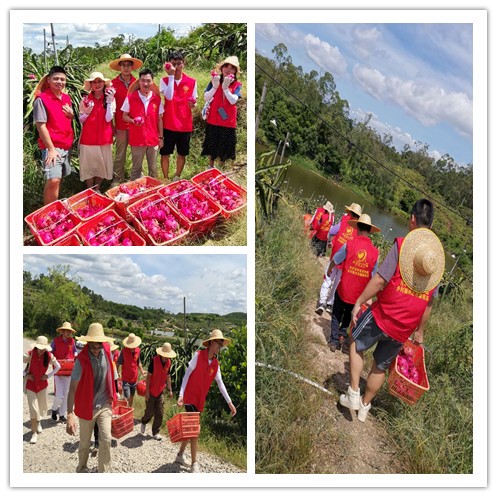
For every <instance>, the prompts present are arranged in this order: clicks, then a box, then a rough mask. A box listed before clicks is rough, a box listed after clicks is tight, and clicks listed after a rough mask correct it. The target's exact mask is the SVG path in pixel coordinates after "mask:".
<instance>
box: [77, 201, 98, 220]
mask: <svg viewBox="0 0 497 497" xmlns="http://www.w3.org/2000/svg"><path fill="white" fill-rule="evenodd" d="M102 210H103V206H102V205H91V204H86V205H85V206H84V207H80V208H79V209H75V212H76V214H77V215H78V216H79V217H81V218H83V219H88V218H89V217H92V216H94V215H95V214H98V213H99V212H100V211H102Z"/></svg>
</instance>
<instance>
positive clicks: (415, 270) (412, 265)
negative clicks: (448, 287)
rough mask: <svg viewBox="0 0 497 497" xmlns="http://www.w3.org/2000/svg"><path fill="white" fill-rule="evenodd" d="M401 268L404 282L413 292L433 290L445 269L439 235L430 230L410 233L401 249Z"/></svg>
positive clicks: (418, 230)
mask: <svg viewBox="0 0 497 497" xmlns="http://www.w3.org/2000/svg"><path fill="white" fill-rule="evenodd" d="M399 266H400V274H401V276H402V280H403V281H404V283H405V284H406V285H407V286H408V287H409V288H410V289H411V290H413V291H414V292H417V293H421V292H429V291H430V290H433V288H435V287H436V286H437V285H438V284H439V283H440V280H441V279H442V276H443V273H444V269H445V253H444V249H443V246H442V243H441V242H440V240H439V239H438V237H437V235H435V233H433V231H431V230H430V229H428V228H417V229H415V230H412V231H410V232H409V233H408V235H407V236H406V237H405V238H404V241H403V243H402V246H401V247H400V254H399Z"/></svg>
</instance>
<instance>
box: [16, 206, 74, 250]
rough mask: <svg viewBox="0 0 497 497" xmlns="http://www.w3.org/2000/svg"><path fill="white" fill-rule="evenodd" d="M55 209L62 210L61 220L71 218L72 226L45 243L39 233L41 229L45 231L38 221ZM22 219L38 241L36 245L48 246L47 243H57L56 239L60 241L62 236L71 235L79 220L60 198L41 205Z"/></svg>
mask: <svg viewBox="0 0 497 497" xmlns="http://www.w3.org/2000/svg"><path fill="white" fill-rule="evenodd" d="M56 211H60V212H62V214H63V220H66V219H68V220H71V221H72V222H73V225H74V226H73V227H72V228H71V229H69V230H67V231H66V232H64V233H63V234H62V235H61V236H59V237H57V238H54V239H53V240H52V241H50V242H49V243H46V242H44V241H43V239H42V238H41V233H42V232H43V231H46V230H44V229H40V228H38V227H37V226H38V221H39V220H40V219H41V218H42V217H44V216H47V215H49V214H52V213H54V212H56ZM24 221H25V222H26V224H27V225H28V227H29V229H30V231H31V233H32V234H33V236H34V237H35V240H36V242H37V243H38V245H44V246H48V245H54V244H55V243H57V242H58V241H61V240H63V239H64V238H66V237H67V236H69V235H71V234H72V233H74V232H75V231H76V228H77V227H78V226H79V225H80V223H81V221H80V220H79V218H78V217H76V216H75V215H74V214H73V213H72V212H71V211H70V210H69V209H68V208H67V207H66V206H65V205H64V204H63V203H62V201H61V200H55V201H54V202H52V203H50V204H48V205H45V206H43V207H41V208H40V209H38V210H36V211H34V212H32V213H31V214H28V215H27V216H26V217H25V218H24Z"/></svg>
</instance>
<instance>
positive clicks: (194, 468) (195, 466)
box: [191, 462, 200, 473]
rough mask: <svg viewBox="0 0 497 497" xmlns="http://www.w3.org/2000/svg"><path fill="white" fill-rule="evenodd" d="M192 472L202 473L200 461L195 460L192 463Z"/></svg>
mask: <svg viewBox="0 0 497 497" xmlns="http://www.w3.org/2000/svg"><path fill="white" fill-rule="evenodd" d="M191 472H192V473H200V466H199V465H198V462H194V463H193V464H192V469H191Z"/></svg>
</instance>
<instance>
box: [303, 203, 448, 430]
mask: <svg viewBox="0 0 497 497" xmlns="http://www.w3.org/2000/svg"><path fill="white" fill-rule="evenodd" d="M333 214H334V207H333V204H331V202H329V201H328V202H326V204H325V205H324V206H323V207H320V208H318V209H317V210H316V212H315V214H314V216H313V217H312V218H311V219H310V221H308V228H309V229H310V230H313V231H314V232H315V234H314V236H313V243H312V246H313V249H314V251H315V253H316V255H318V256H319V255H324V254H325V253H326V247H327V244H328V243H330V244H331V254H330V260H329V262H328V264H327V267H326V270H325V273H324V276H323V283H322V285H321V289H320V294H319V300H318V303H317V306H316V309H315V312H316V314H318V315H319V316H321V315H322V314H323V312H324V311H325V310H328V312H329V313H330V314H331V332H330V336H329V340H328V346H329V348H330V350H331V351H332V352H335V351H337V350H340V349H342V347H344V346H345V345H348V355H349V365H350V385H349V387H348V390H347V392H346V393H345V394H342V395H341V396H340V398H339V403H340V404H341V405H342V406H344V407H348V408H350V409H352V410H355V411H358V416H357V417H358V419H359V421H362V422H364V421H365V420H366V417H367V414H368V412H369V410H370V409H371V401H372V400H373V399H374V397H375V396H376V394H377V392H378V390H379V389H380V388H381V386H382V385H383V382H384V381H385V371H386V370H387V369H388V368H389V366H390V364H391V363H392V362H393V361H394V360H395V358H396V356H397V355H398V354H399V352H400V351H401V349H402V347H403V344H404V343H405V342H406V341H407V340H408V339H409V338H410V337H411V336H412V338H413V340H414V341H415V342H417V343H423V332H424V328H425V325H426V323H427V321H428V318H429V316H430V313H431V309H432V304H433V299H434V297H436V296H437V294H438V285H439V283H440V280H441V278H442V276H443V272H444V267H445V257H444V250H443V247H442V244H441V243H440V240H439V239H438V238H437V236H436V235H435V233H434V232H433V231H432V230H431V227H432V224H433V219H434V206H433V204H432V202H431V201H430V200H428V199H421V200H418V201H417V202H416V203H415V204H414V206H413V208H412V211H411V215H410V218H409V233H408V234H407V236H406V237H404V238H396V239H395V241H394V243H393V246H392V247H391V249H390V250H389V252H388V254H387V255H386V257H385V259H384V260H383V262H382V263H381V264H380V265H379V264H378V257H379V252H378V249H377V248H376V247H375V245H374V244H373V243H372V241H371V239H370V235H371V234H372V233H378V232H379V231H381V230H380V229H379V228H378V227H377V226H375V225H374V224H373V223H372V220H371V217H370V216H369V215H368V214H366V213H364V212H362V208H361V206H360V205H359V204H357V203H352V204H350V205H346V206H345V213H344V215H343V216H342V218H341V219H340V221H339V222H338V223H336V224H334V225H333V221H332V219H333ZM322 241H324V245H322V244H320V243H319V242H322ZM323 247H324V248H323ZM373 299H375V300H374V302H373ZM351 323H352V329H351V332H350V336H349V335H348V328H349V325H350V324H351ZM372 347H375V349H374V352H373V364H372V367H371V370H370V372H369V375H368V378H367V382H366V388H365V391H364V393H363V395H362V396H361V393H360V389H359V380H360V375H361V372H362V369H363V365H364V359H363V353H364V351H366V350H368V349H370V348H372Z"/></svg>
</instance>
